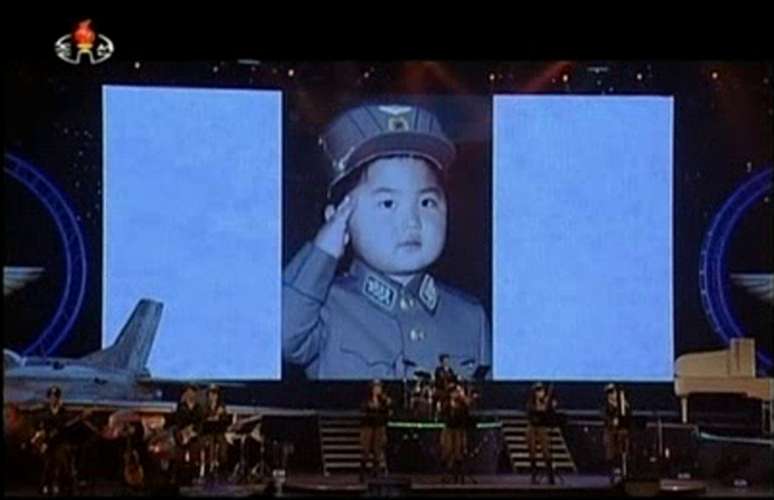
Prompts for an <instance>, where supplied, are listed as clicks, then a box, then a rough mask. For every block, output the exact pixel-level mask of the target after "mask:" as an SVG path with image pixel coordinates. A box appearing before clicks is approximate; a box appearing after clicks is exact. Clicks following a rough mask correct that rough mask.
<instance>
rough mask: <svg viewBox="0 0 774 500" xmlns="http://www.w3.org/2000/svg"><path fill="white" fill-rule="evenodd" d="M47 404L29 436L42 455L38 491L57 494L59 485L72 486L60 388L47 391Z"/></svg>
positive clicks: (65, 421) (52, 387)
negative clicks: (36, 426)
mask: <svg viewBox="0 0 774 500" xmlns="http://www.w3.org/2000/svg"><path fill="white" fill-rule="evenodd" d="M46 397H47V398H48V405H47V406H46V409H45V410H44V413H43V416H42V418H41V420H40V423H39V426H38V432H37V433H36V434H35V436H34V437H33V438H32V441H33V442H32V444H33V446H36V447H37V449H38V450H39V451H40V452H41V453H42V454H43V475H42V485H41V493H42V494H43V495H58V494H59V491H60V487H65V488H67V487H70V486H72V484H71V483H72V481H73V478H72V474H71V467H70V465H71V461H70V460H71V457H70V449H69V447H68V445H67V442H66V441H65V439H64V438H63V436H62V433H63V431H64V430H65V429H66V428H67V427H68V424H69V422H67V417H65V410H64V404H63V403H62V390H61V389H60V388H59V387H57V386H55V385H53V386H51V387H49V388H48V391H46Z"/></svg>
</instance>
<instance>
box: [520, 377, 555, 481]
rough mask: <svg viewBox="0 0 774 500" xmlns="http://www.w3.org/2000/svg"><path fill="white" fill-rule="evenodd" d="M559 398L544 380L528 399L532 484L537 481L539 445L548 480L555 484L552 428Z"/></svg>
mask: <svg viewBox="0 0 774 500" xmlns="http://www.w3.org/2000/svg"><path fill="white" fill-rule="evenodd" d="M556 406H557V400H556V398H555V397H554V395H553V390H547V389H546V387H545V386H544V385H543V383H542V382H537V383H536V384H534V385H533V386H532V388H531V390H530V393H529V398H528V399H527V420H528V423H527V445H528V447H529V463H530V473H531V475H532V484H536V483H537V447H538V446H540V451H541V453H542V455H543V461H544V462H545V464H546V471H547V472H548V481H549V483H551V484H554V483H555V482H556V480H555V479H554V466H553V462H552V461H551V437H550V428H551V427H552V426H551V422H552V420H554V418H553V417H554V416H555V411H556Z"/></svg>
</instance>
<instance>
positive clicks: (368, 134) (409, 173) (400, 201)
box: [282, 105, 491, 379]
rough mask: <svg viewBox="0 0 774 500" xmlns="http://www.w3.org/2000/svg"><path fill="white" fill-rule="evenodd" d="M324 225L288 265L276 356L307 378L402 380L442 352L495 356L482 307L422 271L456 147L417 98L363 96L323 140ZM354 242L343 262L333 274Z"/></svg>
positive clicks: (430, 257)
mask: <svg viewBox="0 0 774 500" xmlns="http://www.w3.org/2000/svg"><path fill="white" fill-rule="evenodd" d="M320 143H321V145H322V146H323V148H324V150H325V152H326V153H327V154H328V156H329V157H330V159H331V164H332V173H333V176H332V180H331V183H330V185H329V189H328V201H329V204H328V205H327V206H326V208H325V214H324V215H325V223H324V224H323V226H322V228H321V229H320V230H319V232H318V233H317V236H316V237H315V238H314V241H312V242H308V243H307V244H306V245H305V246H304V247H303V248H301V250H300V251H299V252H298V253H297V254H296V255H295V257H294V258H293V259H292V260H291V262H290V263H289V264H288V265H287V267H286V268H285V270H284V273H283V303H282V315H283V317H282V321H283V323H282V332H283V345H282V347H283V354H284V357H285V359H286V360H287V361H289V362H291V363H295V364H299V365H302V366H303V367H304V369H305V371H306V374H307V376H308V378H311V379H364V378H385V379H395V378H402V377H403V376H405V375H406V374H407V369H408V368H407V367H422V368H425V369H427V367H430V366H432V364H433V363H434V362H435V359H437V357H438V355H439V354H440V353H448V354H449V357H450V361H451V362H452V363H453V364H455V365H456V366H458V367H459V366H460V364H461V363H462V361H464V360H474V361H476V362H477V363H478V364H479V365H491V336H490V331H489V323H488V320H487V317H486V314H485V312H484V308H483V307H482V306H481V304H480V303H479V302H478V301H477V300H476V299H474V298H472V297H470V296H468V295H466V294H464V293H462V292H460V291H459V290H456V289H454V288H452V287H450V286H447V285H445V284H443V283H440V282H439V281H438V280H436V279H435V278H434V277H433V276H432V275H430V274H429V273H428V268H429V267H430V266H431V265H432V264H433V263H434V262H435V261H436V260H437V259H438V257H439V256H440V255H441V252H442V251H443V249H444V245H445V242H446V226H447V199H446V190H445V188H444V176H445V175H446V174H447V172H448V169H449V167H450V165H451V164H452V162H453V160H454V158H455V154H456V152H455V147H454V145H453V144H452V143H451V142H450V141H449V139H448V138H447V137H446V135H445V134H444V132H443V130H442V128H441V126H440V124H439V123H438V120H437V118H436V117H435V116H434V115H433V114H431V113H430V112H428V111H427V110H425V109H423V108H419V107H416V106H370V105H369V106H361V107H358V108H355V109H352V110H349V111H347V112H345V113H344V114H342V115H340V116H339V117H338V118H337V119H335V120H334V121H333V122H332V124H331V125H330V127H329V128H328V129H327V130H326V132H325V133H324V134H323V136H322V137H321V138H320ZM350 243H351V245H352V250H353V260H352V264H351V266H350V268H349V271H348V272H346V273H343V274H341V275H338V276H337V275H336V268H337V264H338V261H339V259H340V258H341V257H342V256H343V255H344V253H345V250H346V248H347V245H348V244H350Z"/></svg>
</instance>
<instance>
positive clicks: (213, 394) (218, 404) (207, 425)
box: [201, 384, 229, 475]
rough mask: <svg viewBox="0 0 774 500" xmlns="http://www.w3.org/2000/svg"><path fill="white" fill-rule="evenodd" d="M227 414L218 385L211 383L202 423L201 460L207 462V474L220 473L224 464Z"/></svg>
mask: <svg viewBox="0 0 774 500" xmlns="http://www.w3.org/2000/svg"><path fill="white" fill-rule="evenodd" d="M228 422H229V416H228V413H226V405H225V404H224V403H223V395H222V393H221V389H220V387H218V386H217V385H216V384H211V385H210V387H209V388H208V389H207V405H206V407H205V408H204V423H203V425H202V430H203V432H202V451H201V453H202V455H204V456H203V457H202V462H203V463H205V464H207V466H208V467H207V468H208V473H209V474H216V475H217V474H220V473H221V467H223V466H225V464H226V460H227V457H228V449H227V443H226V438H225V430H226V428H227V426H228Z"/></svg>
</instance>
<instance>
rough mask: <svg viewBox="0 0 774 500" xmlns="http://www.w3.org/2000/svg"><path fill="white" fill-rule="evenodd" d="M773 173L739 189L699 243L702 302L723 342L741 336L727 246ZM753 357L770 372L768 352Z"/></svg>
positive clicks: (768, 186)
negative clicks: (732, 297)
mask: <svg viewBox="0 0 774 500" xmlns="http://www.w3.org/2000/svg"><path fill="white" fill-rule="evenodd" d="M773 173H774V169H772V168H766V169H764V170H762V171H761V172H759V173H757V174H755V175H754V176H752V177H751V178H750V179H748V180H747V181H745V182H744V183H743V184H742V185H741V186H739V187H738V188H737V189H736V191H734V192H733V193H732V194H731V196H729V198H728V199H727V200H726V202H725V203H724V204H723V206H722V207H721V208H720V210H718V212H717V214H715V217H714V219H713V220H712V224H711V225H710V227H709V230H708V231H707V233H706V234H705V236H704V241H703V242H702V246H701V255H700V258H699V289H700V291H701V301H702V305H703V306H704V311H705V313H706V314H707V317H708V318H709V320H710V323H711V324H712V328H713V330H714V331H715V333H717V334H718V335H719V336H720V337H721V338H722V339H723V340H724V341H725V342H726V343H728V342H729V341H730V339H731V338H732V337H743V336H744V333H743V332H742V328H741V326H740V325H739V322H738V321H737V319H736V317H735V316H734V314H733V311H732V310H731V307H730V305H729V300H728V289H729V283H728V269H727V265H726V247H727V246H728V242H729V241H730V239H731V235H732V234H733V232H734V229H735V228H736V224H737V223H738V222H739V219H740V218H741V217H742V216H743V215H744V214H745V212H747V210H748V209H749V208H750V207H751V206H752V205H754V204H755V203H757V202H758V201H759V200H761V199H762V198H763V197H764V196H765V195H766V193H769V192H771V189H772V174H773ZM756 357H757V358H758V361H759V362H760V363H761V364H762V365H763V366H764V367H765V368H766V369H771V367H772V360H771V357H770V356H769V355H768V354H767V353H764V352H762V351H761V350H758V351H757V353H756Z"/></svg>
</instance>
